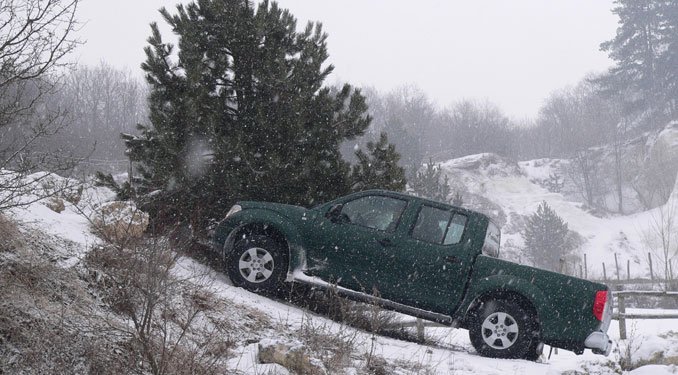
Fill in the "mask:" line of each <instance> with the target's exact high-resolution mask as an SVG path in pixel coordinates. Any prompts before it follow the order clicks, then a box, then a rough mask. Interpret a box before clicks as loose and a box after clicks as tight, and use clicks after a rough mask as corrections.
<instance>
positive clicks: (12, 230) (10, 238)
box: [0, 213, 23, 252]
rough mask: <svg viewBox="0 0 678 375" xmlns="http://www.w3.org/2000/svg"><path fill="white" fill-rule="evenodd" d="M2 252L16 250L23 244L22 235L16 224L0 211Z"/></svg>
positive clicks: (0, 245)
mask: <svg viewBox="0 0 678 375" xmlns="http://www.w3.org/2000/svg"><path fill="white" fill-rule="evenodd" d="M0 238H2V241H0V252H5V251H15V250H16V249H17V248H18V247H20V246H22V244H23V243H22V240H21V238H22V236H21V232H20V231H19V228H17V226H16V224H15V223H14V222H13V221H11V220H9V219H8V218H7V217H5V216H4V215H3V214H2V213H0Z"/></svg>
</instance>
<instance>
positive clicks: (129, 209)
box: [93, 201, 148, 242]
mask: <svg viewBox="0 0 678 375" xmlns="http://www.w3.org/2000/svg"><path fill="white" fill-rule="evenodd" d="M96 215H97V216H96V217H95V218H94V220H93V223H94V227H95V229H96V230H97V231H100V232H101V234H102V235H103V236H104V237H105V238H106V239H108V240H111V241H118V242H119V241H125V240H129V239H131V238H139V237H141V236H142V235H143V233H144V232H145V231H146V228H147V227H148V214H147V213H145V212H143V211H141V210H139V209H137V207H136V205H135V204H134V203H133V202H127V201H113V202H108V203H104V204H103V205H101V206H100V207H99V209H98V212H97V214H96Z"/></svg>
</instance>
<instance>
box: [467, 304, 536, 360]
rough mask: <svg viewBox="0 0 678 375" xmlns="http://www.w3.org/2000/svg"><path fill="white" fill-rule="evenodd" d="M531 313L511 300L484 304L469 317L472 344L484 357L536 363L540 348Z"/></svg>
mask: <svg viewBox="0 0 678 375" xmlns="http://www.w3.org/2000/svg"><path fill="white" fill-rule="evenodd" d="M532 314H533V313H532V312H531V311H530V310H528V309H525V308H524V307H522V306H521V305H520V304H519V303H517V302H515V301H512V300H492V301H488V302H483V303H482V304H481V305H480V306H478V308H477V309H476V310H475V311H474V312H473V313H472V314H471V316H470V324H469V330H468V332H469V338H470V339H471V344H473V347H474V348H475V349H476V351H477V352H478V354H480V355H482V356H484V357H492V358H523V359H528V360H532V361H534V360H536V359H537V358H539V356H538V355H537V351H538V349H540V348H541V345H540V340H539V327H538V324H537V321H536V319H535V317H533V316H532ZM539 354H541V353H539Z"/></svg>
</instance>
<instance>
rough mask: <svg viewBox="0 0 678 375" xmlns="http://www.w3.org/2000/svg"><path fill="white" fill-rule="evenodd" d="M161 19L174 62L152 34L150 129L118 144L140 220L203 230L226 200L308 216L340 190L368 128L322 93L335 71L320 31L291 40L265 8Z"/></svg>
mask: <svg viewBox="0 0 678 375" xmlns="http://www.w3.org/2000/svg"><path fill="white" fill-rule="evenodd" d="M161 14H162V16H163V18H164V19H165V21H166V22H167V23H168V24H169V26H170V27H171V28H172V30H173V32H174V33H175V34H177V36H178V40H179V42H178V51H177V53H175V50H174V46H173V45H170V44H168V43H165V42H164V41H163V40H162V36H161V35H160V32H159V29H158V26H157V25H156V24H152V25H151V29H152V34H151V37H150V38H149V39H148V43H149V45H148V46H147V47H146V49H145V52H146V61H145V62H144V63H143V64H142V68H143V70H144V71H145V72H146V79H147V81H148V83H149V84H150V88H151V92H150V98H149V106H150V116H149V118H150V124H144V125H139V127H138V128H139V130H140V133H141V134H139V135H124V136H123V137H124V140H125V142H126V144H127V147H128V154H129V156H130V158H131V160H132V161H134V162H136V166H137V169H138V173H137V178H136V179H135V180H134V184H133V188H135V190H136V193H137V194H138V196H139V197H140V198H139V199H141V200H144V201H145V202H146V203H147V209H149V210H151V211H152V213H154V214H156V217H157V216H158V215H161V214H162V215H163V216H167V215H169V219H170V220H179V219H192V218H200V219H203V218H205V217H210V216H211V217H218V216H219V215H222V214H223V212H224V210H225V209H227V207H228V206H229V205H230V204H232V203H233V201H234V200H236V199H252V200H268V201H279V202H286V203H292V204H302V205H311V204H314V203H317V202H318V201H326V200H328V199H331V198H334V197H336V196H338V195H341V194H344V193H346V192H348V191H349V190H350V165H349V164H348V163H347V162H346V161H344V160H343V159H342V158H341V155H340V153H339V145H340V144H341V142H343V141H345V140H350V139H353V138H355V137H356V136H359V135H362V134H363V133H364V131H365V129H366V128H367V126H368V125H369V123H370V118H369V116H367V115H366V110H367V106H366V104H365V99H364V97H363V96H362V95H361V94H360V91H359V90H356V89H353V88H352V87H351V86H349V85H344V86H343V87H341V88H339V89H331V88H328V87H324V86H323V82H324V80H325V78H327V76H328V75H329V74H330V73H331V72H332V70H333V67H332V66H331V65H327V64H326V60H327V57H328V53H327V46H326V40H327V35H326V34H325V33H323V31H322V27H321V25H320V24H318V23H315V24H313V23H309V24H308V25H307V26H306V28H305V29H304V30H303V31H301V32H297V28H296V20H295V18H294V17H293V16H292V15H291V14H290V13H289V12H288V11H287V10H283V9H280V8H279V7H278V5H277V4H276V3H270V4H269V2H268V1H263V2H261V3H260V4H259V5H258V6H256V7H255V6H254V5H253V4H252V3H251V2H250V1H244V0H198V1H196V2H191V3H189V4H187V5H178V6H177V7H176V13H175V14H171V13H170V12H169V11H168V10H166V9H162V10H161ZM161 210H162V211H163V212H160V211H161Z"/></svg>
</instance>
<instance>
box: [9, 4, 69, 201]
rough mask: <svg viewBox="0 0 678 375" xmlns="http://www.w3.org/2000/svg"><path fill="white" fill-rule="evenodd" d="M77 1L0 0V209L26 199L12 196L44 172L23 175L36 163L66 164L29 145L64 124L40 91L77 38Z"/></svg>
mask: <svg viewBox="0 0 678 375" xmlns="http://www.w3.org/2000/svg"><path fill="white" fill-rule="evenodd" d="M78 3H79V0H0V210H2V209H5V208H8V207H11V206H15V205H20V204H25V203H27V202H25V201H24V202H22V203H19V202H17V201H16V200H15V198H16V197H17V196H19V195H23V194H25V193H26V190H27V189H29V188H30V186H31V184H32V183H34V182H35V179H40V178H44V176H45V175H42V176H39V177H36V178H33V179H32V181H30V182H27V180H26V179H25V176H26V174H28V173H29V172H31V171H33V170H34V169H35V167H36V166H37V165H51V166H52V169H53V170H54V169H57V170H58V169H64V168H68V167H69V166H70V164H71V163H65V164H63V163H61V162H60V161H63V160H61V159H59V158H58V157H56V156H55V154H45V153H40V152H34V151H35V150H34V148H33V147H34V146H35V145H36V142H37V141H38V140H39V139H40V138H42V137H46V136H50V135H53V134H54V133H55V132H56V131H58V129H60V128H61V127H63V126H64V124H65V123H64V114H65V113H64V111H63V110H62V109H60V108H52V107H50V106H49V105H48V104H47V103H46V102H45V97H46V96H47V95H49V94H50V93H51V92H53V90H54V89H55V87H56V85H57V84H58V83H59V76H60V73H61V72H62V71H63V68H65V67H66V66H67V65H68V62H67V61H66V60H65V59H64V57H65V56H66V55H68V53H70V52H71V51H72V50H73V49H74V48H75V47H76V46H77V44H78V42H77V40H75V39H74V38H73V35H72V34H73V32H74V31H75V30H76V28H77V26H78V23H77V21H76V18H75V15H76V10H77V8H78ZM8 169H11V170H12V171H11V172H10V171H8Z"/></svg>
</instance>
